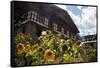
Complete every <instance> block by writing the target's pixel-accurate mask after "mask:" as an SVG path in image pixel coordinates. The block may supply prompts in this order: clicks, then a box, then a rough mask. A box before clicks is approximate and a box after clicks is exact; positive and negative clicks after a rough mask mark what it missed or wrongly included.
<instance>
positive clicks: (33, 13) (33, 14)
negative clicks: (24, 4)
mask: <svg viewBox="0 0 100 68" xmlns="http://www.w3.org/2000/svg"><path fill="white" fill-rule="evenodd" d="M34 16H35V12H34V11H32V19H34Z"/></svg>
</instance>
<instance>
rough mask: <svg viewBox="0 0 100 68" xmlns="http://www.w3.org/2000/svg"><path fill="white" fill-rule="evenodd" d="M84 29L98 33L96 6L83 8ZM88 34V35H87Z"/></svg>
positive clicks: (90, 32)
mask: <svg viewBox="0 0 100 68" xmlns="http://www.w3.org/2000/svg"><path fill="white" fill-rule="evenodd" d="M81 22H82V23H83V26H84V30H85V31H86V32H87V34H95V33H96V7H87V8H84V9H82V21H81ZM87 34H86V35H87Z"/></svg>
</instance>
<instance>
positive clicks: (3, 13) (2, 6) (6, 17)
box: [0, 0, 100, 68]
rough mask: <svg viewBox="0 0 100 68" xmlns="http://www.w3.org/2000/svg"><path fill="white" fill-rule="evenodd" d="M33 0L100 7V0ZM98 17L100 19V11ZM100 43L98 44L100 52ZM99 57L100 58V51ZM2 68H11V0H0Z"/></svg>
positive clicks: (71, 67)
mask: <svg viewBox="0 0 100 68" xmlns="http://www.w3.org/2000/svg"><path fill="white" fill-rule="evenodd" d="M31 1H40V2H55V3H57V2H58V3H66V4H67V3H68V4H69V3H70V4H88V5H99V6H98V8H99V9H100V3H99V1H100V0H31ZM98 12H100V10H99V11H98ZM98 19H100V13H99V18H98ZM99 21H100V20H99ZM99 21H98V22H99ZM99 26H100V24H99V23H98V34H99V33H100V31H99V29H100V28H99ZM98 37H100V35H98ZM98 41H100V39H99V38H98ZM98 43H99V42H98ZM99 44H100V43H99ZM99 44H98V52H100V45H99ZM98 58H99V60H100V53H99V57H98ZM99 64H100V62H97V63H84V64H83V63H81V64H64V65H50V66H36V68H99V66H100V65H99ZM0 68H10V0H0ZM29 68H31V67H29Z"/></svg>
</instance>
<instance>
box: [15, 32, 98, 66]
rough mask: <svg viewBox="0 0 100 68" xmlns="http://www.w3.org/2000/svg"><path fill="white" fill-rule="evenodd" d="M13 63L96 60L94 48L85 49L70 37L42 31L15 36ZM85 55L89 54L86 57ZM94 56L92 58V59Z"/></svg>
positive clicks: (57, 62) (20, 64) (35, 63)
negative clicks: (39, 34) (33, 34)
mask: <svg viewBox="0 0 100 68" xmlns="http://www.w3.org/2000/svg"><path fill="white" fill-rule="evenodd" d="M15 45H16V46H15V50H16V53H15V64H16V65H17V66H25V65H40V64H60V63H76V62H89V61H91V59H92V60H93V61H94V60H96V59H95V58H96V56H95V54H96V49H95V48H93V49H91V48H88V49H85V48H83V47H80V46H79V44H77V43H74V42H73V41H72V39H71V38H67V39H66V38H65V39H64V38H63V37H62V36H61V34H53V33H52V32H51V31H48V30H47V31H42V33H41V36H39V37H34V36H31V35H30V34H27V35H25V34H23V33H19V34H17V35H16V37H15ZM87 56H91V57H88V58H87ZM93 58H94V59H93Z"/></svg>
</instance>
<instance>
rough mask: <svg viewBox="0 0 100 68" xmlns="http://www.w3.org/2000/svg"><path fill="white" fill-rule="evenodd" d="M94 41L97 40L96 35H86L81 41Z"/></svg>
mask: <svg viewBox="0 0 100 68" xmlns="http://www.w3.org/2000/svg"><path fill="white" fill-rule="evenodd" d="M95 40H97V34H94V35H86V36H83V37H82V41H95Z"/></svg>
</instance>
